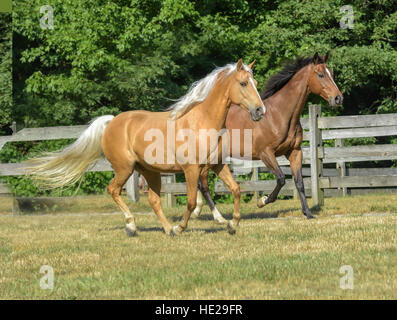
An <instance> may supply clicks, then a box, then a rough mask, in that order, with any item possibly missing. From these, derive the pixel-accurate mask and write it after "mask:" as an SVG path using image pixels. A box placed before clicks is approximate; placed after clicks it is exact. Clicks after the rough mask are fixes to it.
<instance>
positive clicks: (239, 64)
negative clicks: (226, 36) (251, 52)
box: [236, 58, 243, 71]
mask: <svg viewBox="0 0 397 320" xmlns="http://www.w3.org/2000/svg"><path fill="white" fill-rule="evenodd" d="M242 68H243V59H241V58H240V59H239V60H238V62H237V67H236V70H237V71H240V70H241V69H242Z"/></svg>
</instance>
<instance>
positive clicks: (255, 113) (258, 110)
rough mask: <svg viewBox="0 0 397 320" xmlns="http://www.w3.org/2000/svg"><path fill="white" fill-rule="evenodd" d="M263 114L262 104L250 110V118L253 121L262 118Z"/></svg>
mask: <svg viewBox="0 0 397 320" xmlns="http://www.w3.org/2000/svg"><path fill="white" fill-rule="evenodd" d="M264 114H265V111H264V108H263V107H262V106H260V107H259V106H257V107H255V108H253V109H251V111H250V115H251V119H252V120H254V121H259V120H260V119H262V118H263V116H264Z"/></svg>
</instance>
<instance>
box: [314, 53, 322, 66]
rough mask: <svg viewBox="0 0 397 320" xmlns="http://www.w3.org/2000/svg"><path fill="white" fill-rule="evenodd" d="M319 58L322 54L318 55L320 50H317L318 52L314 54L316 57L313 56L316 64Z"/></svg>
mask: <svg viewBox="0 0 397 320" xmlns="http://www.w3.org/2000/svg"><path fill="white" fill-rule="evenodd" d="M319 58H320V56H319V55H318V52H316V53H315V54H314V57H313V63H314V64H317V63H318V60H319Z"/></svg>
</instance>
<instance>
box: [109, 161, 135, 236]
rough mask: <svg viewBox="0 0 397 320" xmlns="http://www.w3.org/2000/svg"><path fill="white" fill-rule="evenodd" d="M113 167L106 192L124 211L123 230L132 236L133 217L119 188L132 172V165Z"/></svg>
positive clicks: (133, 227)
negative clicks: (112, 175)
mask: <svg viewBox="0 0 397 320" xmlns="http://www.w3.org/2000/svg"><path fill="white" fill-rule="evenodd" d="M113 168H114V172H115V174H114V177H113V179H112V181H111V182H110V184H109V186H108V192H109V194H110V195H111V196H112V198H113V200H114V202H116V203H117V205H118V206H119V207H120V209H121V211H122V212H123V213H124V216H125V223H126V226H125V232H126V233H127V235H128V236H130V237H132V236H135V235H136V225H135V218H134V216H133V214H132V213H131V211H130V209H129V208H128V206H127V205H126V204H125V202H124V201H123V199H122V198H121V196H120V194H121V189H122V188H123V186H124V184H125V183H126V182H127V180H128V178H129V177H130V176H131V174H132V173H133V172H134V165H132V166H124V167H120V168H118V167H117V168H115V166H113Z"/></svg>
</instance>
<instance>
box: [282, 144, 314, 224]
mask: <svg viewBox="0 0 397 320" xmlns="http://www.w3.org/2000/svg"><path fill="white" fill-rule="evenodd" d="M288 160H289V163H290V168H291V172H292V176H293V177H294V181H295V186H296V189H297V190H298V194H299V199H300V201H301V205H302V212H303V214H304V215H305V216H306V217H307V218H308V219H312V218H314V217H313V215H312V214H311V212H310V209H309V206H308V204H307V200H306V195H305V186H304V184H303V176H302V149H300V148H299V149H294V150H292V151H291V153H290V154H289V155H288Z"/></svg>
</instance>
